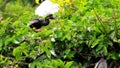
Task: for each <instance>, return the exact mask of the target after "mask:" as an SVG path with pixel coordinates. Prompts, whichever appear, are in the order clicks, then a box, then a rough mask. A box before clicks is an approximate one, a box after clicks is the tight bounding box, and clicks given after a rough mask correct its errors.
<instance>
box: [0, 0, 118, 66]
mask: <svg viewBox="0 0 120 68" xmlns="http://www.w3.org/2000/svg"><path fill="white" fill-rule="evenodd" d="M65 1H66V2H67V0H65ZM63 2H64V1H63ZM68 2H69V1H68ZM119 2H120V1H119V0H111V1H108V0H105V1H104V2H103V1H101V0H97V1H94V0H88V1H87V0H82V1H79V0H73V1H72V2H69V3H67V4H64V3H61V2H58V4H60V7H61V9H60V11H59V12H58V13H56V14H55V15H54V16H56V20H51V23H50V25H48V26H45V27H42V32H35V31H34V30H33V29H31V28H29V21H30V20H31V19H34V18H36V17H37V16H35V15H34V10H35V7H36V6H31V3H29V2H27V1H25V2H22V1H19V0H16V1H10V2H8V3H7V5H6V7H5V8H3V9H4V10H2V11H1V13H2V16H3V18H4V19H3V20H2V21H1V22H0V38H1V39H0V67H24V68H25V67H30V68H35V67H37V68H39V67H40V68H42V67H45V68H82V67H86V68H87V67H94V65H95V63H96V62H97V61H98V60H99V59H100V58H103V57H104V58H105V59H106V60H107V62H108V67H109V68H112V67H120V66H119V65H120V61H119V58H120V53H119V52H120V51H119V49H120V44H119V43H120V30H119V29H120V27H119V25H120V24H119V21H120V19H119V18H120V14H119V12H120V11H119V9H120V8H119V7H120V5H119ZM0 3H1V1H0ZM23 3H24V4H23ZM54 52H55V54H54ZM111 65H112V66H111Z"/></svg>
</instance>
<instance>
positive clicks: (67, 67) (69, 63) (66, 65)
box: [64, 61, 73, 68]
mask: <svg viewBox="0 0 120 68" xmlns="http://www.w3.org/2000/svg"><path fill="white" fill-rule="evenodd" d="M72 64H73V61H69V62H67V63H66V64H65V67H64V68H70V66H71V65H72Z"/></svg>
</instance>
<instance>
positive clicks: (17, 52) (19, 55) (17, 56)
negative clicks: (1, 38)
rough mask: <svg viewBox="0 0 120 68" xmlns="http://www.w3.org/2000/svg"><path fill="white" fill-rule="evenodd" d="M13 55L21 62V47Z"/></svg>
mask: <svg viewBox="0 0 120 68" xmlns="http://www.w3.org/2000/svg"><path fill="white" fill-rule="evenodd" d="M13 55H14V56H15V58H16V59H17V60H19V59H20V58H21V55H22V51H21V49H20V48H19V47H17V48H15V49H14V50H13Z"/></svg>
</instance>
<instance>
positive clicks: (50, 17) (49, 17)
mask: <svg viewBox="0 0 120 68" xmlns="http://www.w3.org/2000/svg"><path fill="white" fill-rule="evenodd" d="M45 19H55V18H54V17H53V15H52V14H49V15H48V16H46V17H45Z"/></svg>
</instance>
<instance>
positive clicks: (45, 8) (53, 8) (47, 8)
mask: <svg viewBox="0 0 120 68" xmlns="http://www.w3.org/2000/svg"><path fill="white" fill-rule="evenodd" d="M58 10H59V6H58V5H57V4H53V3H52V2H50V1H49V0H45V1H44V2H42V3H41V4H40V5H39V6H38V7H37V9H36V10H35V14H36V15H39V16H47V15H49V14H53V13H56V12H58Z"/></svg>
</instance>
